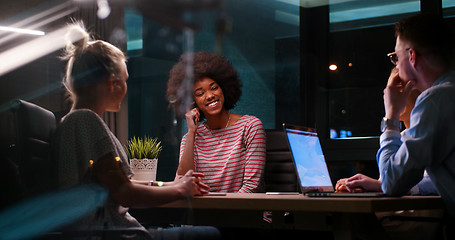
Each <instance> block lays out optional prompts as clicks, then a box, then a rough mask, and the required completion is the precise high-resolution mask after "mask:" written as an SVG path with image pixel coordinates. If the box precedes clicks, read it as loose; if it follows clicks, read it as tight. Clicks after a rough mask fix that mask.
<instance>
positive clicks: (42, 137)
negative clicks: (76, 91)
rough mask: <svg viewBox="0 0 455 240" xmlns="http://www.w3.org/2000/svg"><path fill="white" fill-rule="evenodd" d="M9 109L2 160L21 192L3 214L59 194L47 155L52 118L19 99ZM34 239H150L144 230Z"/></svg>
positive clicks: (51, 234) (60, 234)
mask: <svg viewBox="0 0 455 240" xmlns="http://www.w3.org/2000/svg"><path fill="white" fill-rule="evenodd" d="M10 109H11V112H12V114H13V126H14V131H13V136H12V137H11V138H12V139H11V141H10V142H11V145H10V147H9V149H8V150H9V153H8V154H7V157H6V158H5V159H6V160H8V161H7V162H6V163H8V165H7V166H8V168H7V169H8V171H9V172H8V175H10V176H13V177H17V181H16V180H15V178H11V181H14V182H18V185H19V186H20V188H21V190H22V191H21V192H20V193H18V194H20V196H18V197H16V201H15V202H13V204H10V205H9V206H3V207H4V208H5V209H6V210H8V208H15V207H17V206H22V205H23V204H24V203H27V202H29V203H30V202H31V203H33V202H39V199H41V198H42V197H46V196H48V197H49V198H50V199H52V197H55V196H57V195H58V194H59V191H55V190H56V189H57V185H56V182H57V169H56V166H57V161H55V160H54V159H53V158H52V153H51V140H52V136H53V134H54V131H55V129H56V127H57V121H56V118H55V115H54V114H53V113H52V112H50V111H49V110H46V109H44V108H42V107H40V106H37V105H35V104H33V103H30V102H27V101H24V100H20V99H18V100H14V101H12V102H11V105H10ZM5 169H6V168H5ZM44 193H49V194H44ZM14 203H18V204H19V205H14ZM11 206H12V207H11ZM28 207H30V206H27V205H25V206H24V207H23V209H27V208H28ZM37 207H40V206H37ZM19 209H22V208H21V207H19ZM29 224H30V223H29ZM31 224H32V223H31ZM35 239H151V237H150V235H149V234H148V232H147V231H146V230H143V229H140V228H133V229H132V228H118V229H100V230H69V229H67V227H64V228H63V229H58V230H54V231H52V232H48V233H46V234H44V235H42V236H37V237H36V238H35Z"/></svg>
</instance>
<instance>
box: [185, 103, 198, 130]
mask: <svg viewBox="0 0 455 240" xmlns="http://www.w3.org/2000/svg"><path fill="white" fill-rule="evenodd" d="M199 116H200V113H199V108H197V107H194V108H192V109H190V110H189V111H188V112H186V114H185V118H186V124H187V125H188V131H190V130H193V131H196V128H197V126H198V125H199Z"/></svg>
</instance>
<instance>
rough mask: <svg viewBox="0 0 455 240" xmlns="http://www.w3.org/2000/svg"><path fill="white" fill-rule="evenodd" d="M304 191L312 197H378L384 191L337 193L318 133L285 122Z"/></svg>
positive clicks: (285, 128)
mask: <svg viewBox="0 0 455 240" xmlns="http://www.w3.org/2000/svg"><path fill="white" fill-rule="evenodd" d="M283 128H284V131H285V133H286V137H287V140H288V143H289V149H290V150H291V154H292V158H293V162H294V166H295V170H296V173H297V176H298V179H299V183H300V189H301V191H302V193H304V194H305V195H307V196H311V197H377V196H382V195H384V194H383V193H382V192H381V193H378V192H362V193H335V191H334V188H333V185H332V180H331V178H330V174H329V170H328V168H327V163H326V161H325V157H324V154H323V152H322V147H321V143H320V141H319V137H318V133H317V131H316V129H314V128H308V127H302V126H296V125H291V124H286V123H283Z"/></svg>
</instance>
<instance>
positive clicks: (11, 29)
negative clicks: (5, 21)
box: [0, 26, 45, 36]
mask: <svg viewBox="0 0 455 240" xmlns="http://www.w3.org/2000/svg"><path fill="white" fill-rule="evenodd" d="M0 31H8V32H15V33H24V34H31V35H39V36H43V35H45V33H44V32H43V31H36V30H29V29H23V28H13V27H3V26H0Z"/></svg>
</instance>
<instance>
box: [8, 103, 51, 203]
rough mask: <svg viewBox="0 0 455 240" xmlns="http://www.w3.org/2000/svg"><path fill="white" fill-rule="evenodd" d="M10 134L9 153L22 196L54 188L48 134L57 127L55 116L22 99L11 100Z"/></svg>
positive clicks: (49, 137)
mask: <svg viewBox="0 0 455 240" xmlns="http://www.w3.org/2000/svg"><path fill="white" fill-rule="evenodd" d="M11 111H12V112H13V119H14V124H13V125H14V136H13V140H12V144H11V146H10V154H9V157H10V159H11V161H12V162H13V163H14V164H15V165H16V166H17V174H18V177H19V180H20V184H21V186H22V189H23V197H31V196H35V195H38V194H41V193H44V192H47V191H50V190H52V189H53V188H54V181H53V177H54V173H55V172H54V170H53V169H54V166H55V163H54V162H53V161H52V158H51V148H50V144H51V138H52V135H53V133H54V130H55V129H56V127H57V122H56V120H55V116H54V114H53V113H52V112H50V111H49V110H46V109H44V108H42V107H40V106H37V105H35V104H33V103H29V102H27V101H24V100H20V99H18V100H14V101H12V102H11Z"/></svg>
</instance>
